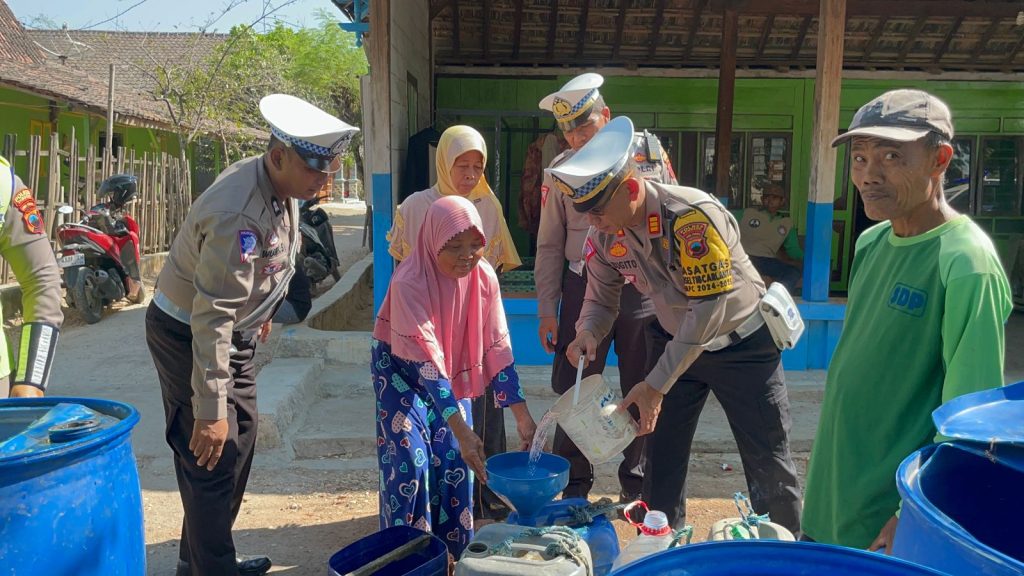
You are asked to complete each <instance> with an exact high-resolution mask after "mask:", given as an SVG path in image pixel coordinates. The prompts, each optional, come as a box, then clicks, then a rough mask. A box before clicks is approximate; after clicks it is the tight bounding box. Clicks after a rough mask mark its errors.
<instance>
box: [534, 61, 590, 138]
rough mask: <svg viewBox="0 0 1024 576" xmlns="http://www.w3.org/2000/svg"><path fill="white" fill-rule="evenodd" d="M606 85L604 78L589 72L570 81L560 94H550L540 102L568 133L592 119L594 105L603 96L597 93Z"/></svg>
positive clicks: (543, 108) (542, 107)
mask: <svg viewBox="0 0 1024 576" xmlns="http://www.w3.org/2000/svg"><path fill="white" fill-rule="evenodd" d="M602 84H604V76H601V75H600V74H595V73H594V72H587V73H586V74H580V75H579V76H577V77H575V78H573V79H572V80H569V81H568V82H566V83H565V86H562V89H561V90H559V91H558V92H552V93H551V94H548V95H547V96H545V97H544V98H543V99H542V100H541V101H540V104H539V106H540V108H541V109H542V110H550V111H551V113H552V114H554V115H555V121H556V122H558V127H559V128H560V129H561V130H562V131H563V132H568V131H570V130H572V129H573V128H576V127H577V126H579V125H580V124H583V123H585V122H586V121H587V120H589V119H590V114H591V113H592V112H593V111H594V104H595V103H596V102H597V98H598V97H599V96H600V95H601V94H600V92H598V91H597V89H598V88H600V87H601V85H602Z"/></svg>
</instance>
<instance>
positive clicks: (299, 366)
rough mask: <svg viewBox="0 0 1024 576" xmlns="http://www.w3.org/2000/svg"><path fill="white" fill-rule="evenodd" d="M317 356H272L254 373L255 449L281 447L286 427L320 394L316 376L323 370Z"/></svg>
mask: <svg viewBox="0 0 1024 576" xmlns="http://www.w3.org/2000/svg"><path fill="white" fill-rule="evenodd" d="M323 367H324V363H323V360H320V359H319V358H276V359H274V360H273V361H272V362H271V363H270V364H267V365H266V366H264V367H263V369H262V370H260V373H259V375H257V376H256V389H257V391H258V405H259V419H260V420H259V428H258V430H257V433H256V447H257V450H259V451H261V452H262V451H266V450H273V449H275V448H280V447H281V446H282V442H283V437H284V434H285V431H286V430H287V429H288V427H289V426H290V425H291V424H292V422H293V421H295V419H296V416H297V415H300V414H302V412H304V411H305V410H306V407H307V406H308V405H309V404H310V403H311V402H313V401H314V400H315V399H317V398H319V397H320V386H319V377H320V372H321V370H323Z"/></svg>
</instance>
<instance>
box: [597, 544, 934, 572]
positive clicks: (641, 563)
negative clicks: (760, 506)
mask: <svg viewBox="0 0 1024 576" xmlns="http://www.w3.org/2000/svg"><path fill="white" fill-rule="evenodd" d="M737 574H742V575H743V576H821V575H826V576H940V575H942V574H944V573H943V572H936V571H934V570H932V569H930V568H925V567H923V566H918V565H916V564H911V563H909V562H906V561H903V560H898V559H895V558H892V557H889V556H885V555H883V554H879V553H877V552H865V551H863V550H855V549H853V548H843V547H842V546H830V545H827V544H811V543H809V542H780V541H777V540H730V541H728V542H707V543H704V544H690V545H687V546H681V547H679V548H672V549H671V550H666V551H665V552H660V553H658V554H654V555H652V556H648V557H646V558H643V559H641V560H637V561H636V562H633V563H632V564H627V565H625V566H623V567H622V568H619V569H618V570H616V571H615V572H612V576H627V575H628V576H735V575H737Z"/></svg>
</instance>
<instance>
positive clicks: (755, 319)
mask: <svg viewBox="0 0 1024 576" xmlns="http://www.w3.org/2000/svg"><path fill="white" fill-rule="evenodd" d="M761 326H764V316H761V310H760V309H756V310H754V313H753V314H751V315H750V316H749V317H747V319H746V320H744V321H743V323H742V324H740V325H739V326H737V327H736V329H735V330H733V331H732V332H729V333H728V334H723V335H721V336H719V337H718V338H715V339H714V340H712V341H711V342H708V343H707V344H706V345H705V346H704V349H705V350H707V351H708V352H717V351H718V350H721V349H723V348H728V347H729V346H732V345H733V344H736V343H737V342H739V341H741V340H743V339H744V338H746V337H747V336H750V335H751V334H753V333H754V332H757V330H758V329H759V328H760V327H761Z"/></svg>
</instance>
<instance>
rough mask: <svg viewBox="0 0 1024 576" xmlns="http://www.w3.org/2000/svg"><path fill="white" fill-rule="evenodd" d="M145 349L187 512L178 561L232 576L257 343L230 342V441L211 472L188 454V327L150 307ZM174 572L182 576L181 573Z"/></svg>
mask: <svg viewBox="0 0 1024 576" xmlns="http://www.w3.org/2000/svg"><path fill="white" fill-rule="evenodd" d="M146 343H147V344H148V345H149V351H150V354H151V355H152V356H153V362H154V364H156V372H157V376H158V377H159V378H160V391H161V393H162V395H163V401H164V416H165V418H166V429H165V437H166V439H167V444H168V445H169V446H170V447H171V450H172V451H173V452H174V471H175V473H176V475H177V478H178V490H179V492H180V493H181V503H182V506H183V507H184V509H185V518H184V521H183V523H182V527H181V547H180V549H179V551H178V555H179V559H180V560H181V561H182V562H185V563H187V564H188V566H189V568H190V570H191V572H190V573H191V574H192V575H193V576H201V575H202V576H205V575H207V574H211V575H218V576H219V575H233V574H237V573H238V569H237V567H236V565H235V544H234V540H233V539H232V537H231V526H232V525H233V524H234V522H235V517H236V516H238V510H239V508H240V507H241V505H242V496H243V495H244V493H245V485H246V482H247V481H248V479H249V468H250V466H251V465H252V457H253V452H254V448H255V445H256V423H257V418H258V412H257V409H256V367H255V365H254V364H253V362H252V360H253V356H254V354H255V351H256V338H255V337H253V338H251V339H248V340H247V339H243V338H242V337H241V335H240V334H239V333H237V332H236V333H235V334H234V335H233V337H232V340H231V344H232V346H233V347H234V348H236V349H237V350H238V351H237V352H236V353H233V354H232V355H231V362H230V364H231V376H232V381H233V386H230V387H229V388H228V397H227V408H228V426H229V429H228V438H227V442H226V443H225V444H224V452H223V454H222V455H221V458H220V461H219V462H218V463H217V466H216V467H215V468H214V469H213V471H212V472H210V471H207V470H206V468H205V467H199V466H197V465H196V457H195V456H194V455H193V454H192V451H191V450H189V448H188V444H189V441H190V440H191V438H192V427H193V425H194V424H195V419H194V418H193V416H192V384H191V380H192V329H191V327H189V326H188V325H187V324H184V323H182V322H179V321H178V320H176V319H174V318H172V317H171V316H170V315H168V314H167V313H166V312H164V311H163V310H161V309H160V308H159V307H157V306H156V305H155V304H150V305H149V309H148V310H147V311H146ZM180 573H181V572H180V570H179V574H180Z"/></svg>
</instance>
